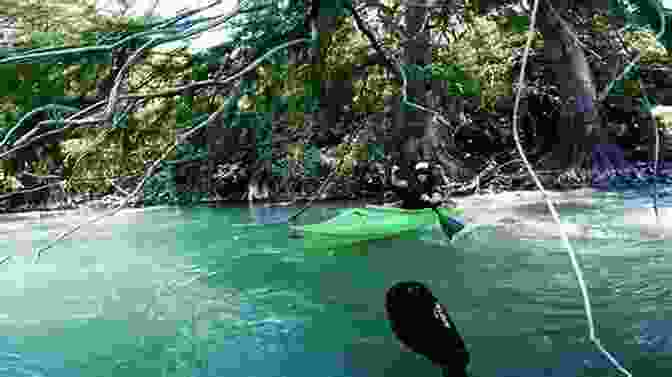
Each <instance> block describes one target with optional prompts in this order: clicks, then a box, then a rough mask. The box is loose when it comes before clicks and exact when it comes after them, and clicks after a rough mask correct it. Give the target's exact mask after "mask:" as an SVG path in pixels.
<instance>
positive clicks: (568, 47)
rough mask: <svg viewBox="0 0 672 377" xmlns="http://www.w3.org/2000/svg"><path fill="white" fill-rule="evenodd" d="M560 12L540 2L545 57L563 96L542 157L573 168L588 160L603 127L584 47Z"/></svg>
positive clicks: (554, 166) (546, 161)
mask: <svg viewBox="0 0 672 377" xmlns="http://www.w3.org/2000/svg"><path fill="white" fill-rule="evenodd" d="M559 12H560V9H558V10H555V11H554V9H552V8H550V7H549V6H548V2H546V1H541V2H540V4H539V17H538V21H539V22H538V25H539V30H540V32H541V33H542V34H543V37H544V55H545V59H546V61H548V62H549V65H550V66H551V70H552V72H553V75H554V78H555V82H556V83H557V85H558V88H559V91H560V96H561V98H562V99H563V100H564V106H563V108H562V110H561V116H560V121H559V122H557V123H556V124H555V125H554V126H555V127H557V135H558V136H559V137H558V139H557V141H556V142H555V143H554V145H553V148H552V150H551V151H550V152H549V153H547V154H546V155H545V156H544V158H543V160H544V165H545V167H546V168H549V169H573V168H579V167H581V166H582V165H585V164H586V163H587V162H588V161H590V158H589V157H590V154H591V152H592V149H593V146H594V145H595V143H597V142H599V137H600V134H601V131H602V130H601V121H600V118H599V113H598V111H597V109H596V106H594V104H593V101H594V99H595V97H596V90H595V84H594V79H593V75H592V72H591V70H590V67H589V65H588V62H587V60H586V56H585V54H584V52H583V49H582V48H581V47H580V46H578V45H576V43H575V41H574V39H573V37H572V36H571V35H570V32H569V31H570V30H571V25H569V23H567V22H565V21H564V20H563V19H562V18H561V16H560V15H559Z"/></svg>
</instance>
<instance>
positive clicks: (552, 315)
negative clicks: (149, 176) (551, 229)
mask: <svg viewBox="0 0 672 377" xmlns="http://www.w3.org/2000/svg"><path fill="white" fill-rule="evenodd" d="M626 201H627V200H626ZM596 203H597V205H595V206H593V207H585V206H575V207H571V206H570V207H562V208H561V209H560V214H561V217H562V219H563V221H564V222H569V223H577V224H583V226H584V227H585V228H586V229H588V231H587V234H588V236H587V237H584V238H583V239H578V240H574V241H573V242H572V244H573V246H574V247H575V249H576V251H577V253H578V255H579V258H580V263H581V264H582V267H583V271H584V275H585V278H586V280H587V284H588V287H589V290H590V293H591V299H592V304H593V315H594V317H595V319H596V320H597V325H598V335H599V336H600V339H601V340H602V342H603V343H604V344H605V345H606V347H607V349H608V350H610V351H611V352H613V353H614V354H615V355H616V356H617V357H618V358H619V360H620V361H621V362H622V363H623V364H624V365H625V366H626V367H628V368H630V370H631V371H632V372H633V373H634V375H636V376H644V375H646V376H668V375H669V372H670V371H672V311H671V310H670V308H671V307H672V305H671V304H672V303H671V302H670V300H671V299H670V291H669V287H671V286H672V285H671V284H672V259H671V257H670V256H669V253H668V252H667V249H669V241H668V240H666V239H643V238H642V237H641V233H640V231H639V230H638V228H637V226H636V225H633V224H631V223H627V222H625V221H623V218H624V215H623V213H624V212H623V211H624V208H625V202H624V200H623V199H622V198H621V197H619V196H617V195H607V196H606V197H605V198H602V199H600V200H599V201H596ZM341 210H342V209H339V208H326V207H316V208H313V209H311V210H309V211H308V212H307V213H306V214H304V215H302V217H301V218H300V221H301V222H305V223H314V222H319V221H322V220H325V219H327V218H330V217H332V216H334V215H335V214H336V213H338V212H339V211H341ZM526 210H528V211H529V210H532V209H526ZM291 213H293V209H287V208H278V209H267V208H266V209H262V208H257V209H253V210H250V209H248V208H219V209H216V208H205V207H204V208H194V209H176V208H168V207H164V208H156V209H148V210H130V211H125V212H123V213H120V214H118V215H116V216H115V217H112V218H108V219H106V220H104V221H103V222H101V223H99V224H96V225H93V226H90V227H87V228H86V230H85V231H82V232H78V233H76V234H75V235H74V236H73V237H72V238H70V239H68V240H66V241H64V242H62V243H60V244H59V245H58V246H56V247H54V248H53V249H51V250H49V251H48V252H47V253H46V254H45V255H44V256H43V258H42V259H41V261H40V263H39V264H37V265H32V264H30V263H29V262H30V259H29V255H30V252H31V248H36V247H38V246H41V245H44V244H45V242H46V241H47V240H49V239H53V238H54V237H55V236H56V235H57V234H58V233H59V232H60V231H62V230H65V229H67V225H68V224H71V223H74V222H76V221H79V220H81V219H83V218H84V217H82V218H79V217H73V216H68V217H55V218H42V219H40V218H24V219H22V220H21V221H20V222H17V221H13V222H2V223H0V234H2V236H1V237H0V242H1V243H0V254H2V255H6V254H14V255H18V257H17V258H16V259H15V260H14V261H12V262H10V263H8V264H5V265H0V280H1V282H0V284H1V286H2V287H3V289H2V290H0V302H2V305H0V331H1V333H0V334H2V337H0V365H1V366H2V367H6V368H8V369H2V368H0V377H1V376H3V374H4V375H7V376H23V375H26V376H29V375H30V376H202V377H206V376H232V377H280V376H287V377H303V376H311V377H312V376H333V377H340V376H343V377H360V376H362V377H363V376H372V377H377V376H391V377H395V376H399V377H401V376H408V375H416V376H438V375H440V373H439V372H438V370H437V369H435V368H434V367H433V366H431V365H430V364H429V363H428V362H427V361H426V360H424V359H422V358H419V357H416V356H415V355H413V354H409V353H406V352H403V351H402V350H400V348H399V347H398V345H397V343H396V341H395V339H394V338H393V335H392V334H391V333H390V331H389V328H388V324H387V322H386V320H385V314H384V309H383V300H384V294H385V291H386V290H387V288H389V287H390V286H391V285H392V284H394V283H395V282H397V281H400V280H420V281H423V282H425V283H427V284H428V285H429V286H430V288H431V289H432V290H433V291H434V293H435V294H436V296H437V297H438V298H439V299H440V300H441V301H442V302H443V303H444V304H445V305H446V307H447V308H448V310H449V311H450V314H451V316H452V317H453V319H454V321H455V322H456V325H457V326H458V328H459V330H460V332H461V333H462V335H463V337H464V339H465V341H466V342H467V345H468V347H469V349H470V351H471V354H472V363H471V368H470V371H471V375H472V376H482V377H486V376H493V377H494V376H498V377H514V376H515V377H523V376H524V377H527V376H529V377H533V376H563V377H566V376H617V375H619V374H618V372H617V371H615V370H614V369H611V368H608V366H607V365H606V363H605V362H604V361H603V360H601V358H600V355H599V354H597V351H596V350H595V348H594V347H593V346H592V344H590V343H589V342H588V340H587V326H586V320H585V315H584V312H583V303H582V299H581V297H580V292H579V289H578V284H577V282H576V280H575V278H574V274H573V272H572V269H571V265H570V261H569V258H568V256H567V254H566V251H565V249H564V248H563V247H562V243H561V242H560V240H559V239H532V238H530V239H512V238H511V237H503V236H502V232H501V229H499V228H498V227H497V226H494V225H483V224H482V225H480V226H473V227H472V226H470V227H469V228H468V229H467V232H465V233H464V234H462V235H461V236H460V237H458V238H457V239H456V240H455V242H453V244H452V245H451V244H449V243H447V242H446V241H445V240H444V239H443V238H442V235H441V234H440V231H438V229H437V228H434V229H426V230H424V231H423V232H422V233H421V234H419V235H415V236H414V235H409V236H405V237H403V238H402V239H396V240H384V241H379V242H375V243H370V244H368V246H367V247H365V248H358V249H357V250H355V251H350V252H343V251H338V252H328V251H324V252H319V251H314V250H311V251H306V250H304V249H303V247H302V240H300V239H293V238H288V237H287V234H288V229H287V226H286V225H283V224H277V223H278V222H280V221H281V220H282V219H283V218H286V217H287V216H288V215H289V214H291ZM521 216H522V215H521ZM199 274H200V275H201V276H206V275H209V277H203V278H201V279H197V278H196V277H197V276H199ZM11 368H13V369H11ZM21 373H23V374H21Z"/></svg>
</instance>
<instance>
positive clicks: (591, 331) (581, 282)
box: [513, 0, 632, 377]
mask: <svg viewBox="0 0 672 377" xmlns="http://www.w3.org/2000/svg"><path fill="white" fill-rule="evenodd" d="M538 8H539V0H534V5H533V8H532V17H531V19H530V30H528V32H527V43H526V45H525V53H524V54H523V64H522V66H521V68H520V77H519V79H518V90H517V93H516V102H515V105H514V108H513V137H514V139H515V141H516V148H517V149H518V153H520V157H521V158H522V160H523V162H524V163H525V166H526V167H527V170H528V171H529V173H530V175H531V176H532V179H534V182H535V184H536V185H537V187H538V188H539V190H540V191H541V193H542V194H543V195H544V200H545V201H546V204H547V205H548V209H549V210H550V211H551V214H552V215H553V220H554V221H555V222H556V224H558V227H559V228H560V235H561V237H562V241H563V243H564V244H565V247H566V248H567V253H568V254H569V258H570V259H571V261H572V267H573V268H574V274H575V275H576V279H577V280H578V281H579V287H580V288H581V294H582V295H583V304H584V309H585V312H586V319H587V321H588V329H589V337H590V340H591V341H592V342H593V343H595V346H597V348H598V349H599V350H600V352H602V354H603V355H604V356H606V358H607V359H608V360H609V361H610V362H611V363H612V364H613V365H614V367H616V369H618V370H619V371H620V372H621V373H623V374H625V375H626V376H628V377H632V374H631V373H630V372H629V371H627V370H626V369H625V368H623V367H622V366H621V365H620V364H619V363H618V361H617V360H616V359H615V358H614V357H613V356H611V354H610V353H609V352H607V350H606V349H604V347H603V346H602V343H601V342H600V340H599V339H598V338H597V334H596V332H595V325H594V324H593V315H592V308H591V305H590V298H589V296H588V290H587V289H586V283H585V282H584V280H583V273H582V272H581V268H580V267H579V263H578V262H577V260H576V255H575V253H574V249H573V248H572V245H571V244H570V243H569V238H568V237H567V233H566V232H565V230H564V228H563V224H562V222H561V221H560V216H558V213H557V211H556V210H555V206H553V203H552V202H551V200H550V199H549V197H548V194H547V193H546V191H545V190H544V187H543V186H542V184H541V182H540V181H539V178H538V177H537V175H536V174H535V173H534V170H532V166H531V165H530V162H529V161H528V160H527V157H526V156H525V152H524V151H523V147H522V145H521V144H520V138H519V136H518V128H517V124H516V121H517V119H518V117H517V114H518V106H519V104H520V93H521V90H522V88H523V82H524V79H525V66H526V65H527V57H528V55H529V52H530V47H531V45H532V38H533V37H534V33H535V31H534V25H535V20H536V15H537V9H538Z"/></svg>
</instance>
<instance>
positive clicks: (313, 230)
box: [290, 206, 463, 248]
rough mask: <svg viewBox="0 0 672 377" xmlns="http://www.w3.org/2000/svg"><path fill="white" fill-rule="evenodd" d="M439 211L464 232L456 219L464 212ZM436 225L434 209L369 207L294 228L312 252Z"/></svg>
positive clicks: (443, 209)
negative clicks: (313, 249)
mask: <svg viewBox="0 0 672 377" xmlns="http://www.w3.org/2000/svg"><path fill="white" fill-rule="evenodd" d="M438 210H439V212H440V213H441V215H442V216H443V217H444V218H445V219H448V220H449V221H451V222H453V223H455V224H457V226H456V227H455V232H457V231H459V229H461V228H462V223H461V222H460V221H459V220H456V219H454V218H453V217H454V216H457V215H461V214H462V213H463V210H462V209H461V208H439V209H438ZM436 223H438V217H437V215H436V213H435V212H434V211H433V210H432V209H431V208H427V209H418V210H408V209H401V208H397V207H385V206H366V208H354V209H348V210H345V211H344V212H342V213H341V214H339V215H338V216H336V217H334V218H332V219H330V220H328V221H325V222H323V223H319V224H311V225H303V226H290V228H291V229H293V230H294V231H296V232H297V233H299V234H301V235H303V237H304V239H305V241H306V245H307V246H309V247H311V248H312V247H320V248H331V247H335V246H343V245H347V244H353V243H357V242H363V241H371V240H380V239H386V238H390V237H395V236H398V235H400V234H402V233H406V232H411V231H417V230H418V229H420V228H422V227H425V226H428V225H433V224H436ZM452 235H453V234H449V235H448V236H452Z"/></svg>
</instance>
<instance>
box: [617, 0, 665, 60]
mask: <svg viewBox="0 0 672 377" xmlns="http://www.w3.org/2000/svg"><path fill="white" fill-rule="evenodd" d="M609 8H610V9H609V13H610V14H611V15H612V16H617V17H621V18H624V19H625V20H626V22H627V26H628V28H630V29H636V30H637V29H639V30H641V29H645V30H649V31H652V32H653V33H655V34H658V32H659V31H660V29H661V27H662V24H661V22H662V21H661V14H660V13H662V14H663V15H664V17H665V19H666V22H665V30H664V31H663V34H662V35H661V37H660V39H659V40H658V42H659V43H661V44H662V46H664V47H665V49H667V50H668V51H669V50H670V48H672V23H670V22H669V19H670V16H672V11H670V10H669V9H664V8H663V5H662V3H661V2H660V1H659V0H610V7H609Z"/></svg>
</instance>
